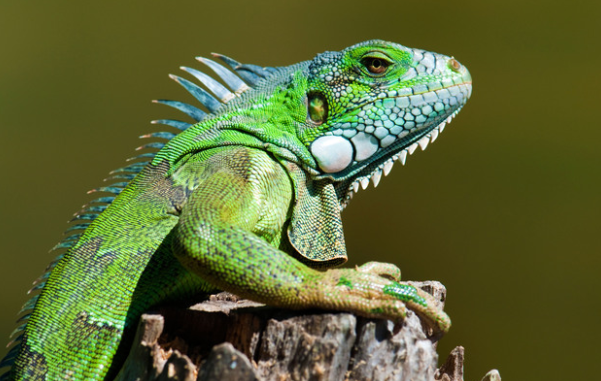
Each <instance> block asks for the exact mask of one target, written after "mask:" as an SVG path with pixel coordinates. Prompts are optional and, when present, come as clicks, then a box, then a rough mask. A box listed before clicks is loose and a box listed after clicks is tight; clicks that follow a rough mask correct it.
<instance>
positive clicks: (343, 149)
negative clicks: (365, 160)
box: [311, 136, 353, 173]
mask: <svg viewBox="0 0 601 381" xmlns="http://www.w3.org/2000/svg"><path fill="white" fill-rule="evenodd" d="M311 154H312V155H313V157H315V160H316V161H317V164H318V165H319V168H321V170H322V171H324V172H325V173H336V172H340V171H342V170H343V169H345V168H346V167H348V166H349V165H350V164H351V163H352V161H353V145H352V144H351V142H349V141H348V140H346V139H345V138H343V137H340V136H322V137H320V138H318V139H317V140H315V141H314V142H313V143H312V144H311Z"/></svg>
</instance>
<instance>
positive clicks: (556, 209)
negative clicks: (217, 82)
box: [0, 0, 601, 381]
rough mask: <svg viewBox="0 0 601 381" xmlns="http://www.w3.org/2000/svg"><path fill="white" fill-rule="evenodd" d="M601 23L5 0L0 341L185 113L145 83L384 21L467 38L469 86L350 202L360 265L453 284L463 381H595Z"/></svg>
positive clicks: (596, 6)
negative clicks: (54, 258)
mask: <svg viewBox="0 0 601 381" xmlns="http://www.w3.org/2000/svg"><path fill="white" fill-rule="evenodd" d="M600 22H601V2H599V1H571V2H562V1H555V0H547V1H517V0H489V1H481V0H480V1H475V0H474V1H463V0H457V1H400V0H396V1H389V0H380V1H374V2H366V1H345V2H325V1H323V2H318V1H281V0H279V1H259V2H249V1H242V0H231V1H222V2H217V1H214V2H201V1H185V2H184V1H179V2H176V1H172V2H159V1H145V2H142V1H137V2H116V1H108V2H107V1H105V2H81V3H80V2H72V1H62V0H55V1H52V2H35V3H34V2H17V1H2V2H1V3H0V132H1V134H0V142H1V145H0V162H1V163H2V164H1V170H0V173H1V175H0V185H1V186H0V208H1V209H0V210H1V214H0V217H1V218H0V242H2V245H1V247H2V249H1V252H0V301H1V303H0V338H7V337H8V334H9V332H10V331H12V329H13V328H14V327H15V325H14V320H15V317H16V316H15V314H16V312H17V311H18V310H19V309H20V306H21V305H22V303H24V302H25V301H26V300H27V296H26V294H25V292H26V290H27V289H28V288H29V286H30V284H31V282H32V281H33V280H34V279H35V278H36V277H37V276H39V275H40V274H41V273H42V271H43V269H44V267H45V265H46V264H47V263H48V261H49V260H50V259H51V255H48V254H46V253H47V251H48V249H49V248H50V247H52V246H53V245H54V244H55V243H56V242H57V241H58V240H59V239H60V237H61V234H62V231H63V230H64V229H65V227H66V226H67V224H66V221H67V220H68V219H70V218H71V214H72V213H73V212H75V211H76V210H78V208H79V206H80V205H82V204H83V203H84V202H86V201H88V200H90V196H86V194H85V192H86V191H87V190H89V189H91V188H94V187H96V186H99V185H100V184H101V183H102V179H103V178H104V177H106V175H107V173H108V171H110V170H111V169H114V168H117V167H120V166H122V165H123V164H124V160H125V158H127V157H130V156H133V148H134V147H136V146H137V145H139V144H140V142H139V141H138V140H137V136H139V135H141V134H143V133H146V132H150V131H156V130H157V128H156V126H151V125H149V123H148V122H149V121H150V120H151V119H158V118H163V117H173V116H179V115H178V113H177V112H175V111H172V110H170V109H169V108H168V107H166V106H160V105H153V104H151V103H150V100H151V99H155V98H170V99H178V100H190V98H189V95H188V94H186V93H185V91H184V90H183V89H182V88H180V87H179V86H178V85H177V84H175V83H174V82H172V81H170V80H169V79H168V78H167V73H178V74H179V70H178V67H179V66H180V65H187V66H192V67H200V66H201V65H200V64H198V63H196V62H195V61H194V57H195V56H197V55H207V54H208V53H209V52H212V51H217V52H221V53H224V54H227V55H230V56H232V57H234V58H236V59H238V60H240V61H242V62H248V63H256V64H260V65H271V66H277V65H287V64H291V63H295V62H298V61H301V60H306V59H311V58H312V57H313V56H314V55H315V54H316V53H320V52H322V51H325V50H338V49H342V48H344V47H346V46H348V45H351V44H354V43H356V42H359V41H363V40H367V39H371V38H381V39H386V40H391V41H396V42H400V43H402V44H404V45H407V46H411V47H419V48H423V49H428V50H433V51H437V52H440V53H444V54H448V55H454V56H455V57H456V58H457V59H458V60H460V61H461V62H462V63H464V64H465V65H467V66H468V68H469V69H470V71H471V73H472V76H473V78H474V92H473V95H472V99H471V100H470V101H469V102H468V104H467V106H466V107H465V109H464V110H463V111H462V112H461V113H460V114H459V116H458V117H457V118H456V119H455V121H454V122H453V123H452V124H451V125H450V126H448V127H447V129H446V130H445V132H444V134H442V136H441V137H440V138H439V140H437V141H436V143H435V144H433V145H431V146H430V147H428V149H427V152H425V153H421V152H418V153H417V154H415V155H414V156H412V157H410V158H409V159H408V161H407V165H406V166H405V167H401V166H400V165H399V164H397V165H396V166H395V168H394V169H393V171H392V173H391V175H390V176H389V177H388V178H385V179H383V181H382V182H381V184H380V186H379V187H378V189H377V190H374V189H373V188H372V187H371V186H370V189H368V190H367V191H362V192H359V194H358V195H357V196H356V197H355V199H354V200H353V202H352V203H351V205H350V207H349V208H347V210H346V211H345V212H344V215H343V218H344V223H345V231H346V237H347V245H348V251H349V255H350V258H351V261H350V265H354V264H358V263H363V262H365V261H368V260H376V259H377V260H382V261H390V262H394V263H396V264H398V265H399V266H400V267H401V268H402V270H403V277H404V279H412V280H426V279H437V280H440V281H442V282H443V283H444V284H445V285H446V286H447V288H448V303H447V311H448V313H449V314H450V315H451V317H452V319H453V327H452V330H451V332H450V333H449V334H448V335H447V336H446V337H444V338H443V340H442V342H441V344H440V347H439V348H440V355H441V357H442V358H441V361H442V360H443V359H444V357H446V354H447V353H448V352H449V351H450V350H451V349H452V348H453V347H454V346H456V345H463V346H465V347H466V355H467V359H466V369H465V373H466V380H480V378H481V377H482V376H483V375H484V374H485V373H486V371H488V370H489V369H491V368H498V369H500V371H501V375H502V376H503V379H504V380H547V381H551V380H585V379H594V378H596V377H595V376H596V375H598V370H596V369H595V365H594V364H597V363H598V357H599V354H600V353H599V349H598V348H599V344H598V340H599V329H598V324H599V321H601V312H600V307H599V304H600V303H599V302H600V297H599V270H600V268H601V266H600V263H601V258H600V255H599V254H600V253H601V244H600V238H599V236H600V233H601V231H600V227H601V226H600V223H599V215H600V212H601V202H600V200H601V197H600V186H601V181H600V175H601V171H600V167H601V153H600V148H599V146H600V142H599V140H600V138H601V129H600V127H601V124H600V122H599V110H600V108H601V106H600V103H601V102H600V101H601V96H600V94H601V93H600V92H599V86H600V85H601V70H600V68H601V53H600V52H601V49H600V48H601V46H600V45H601V44H600V42H599V37H600V36H601V34H600V33H599V32H600V30H599V23H600ZM184 76H185V75H184ZM0 341H2V340H0ZM4 353H5V351H4V350H3V349H2V350H0V355H3V354H4Z"/></svg>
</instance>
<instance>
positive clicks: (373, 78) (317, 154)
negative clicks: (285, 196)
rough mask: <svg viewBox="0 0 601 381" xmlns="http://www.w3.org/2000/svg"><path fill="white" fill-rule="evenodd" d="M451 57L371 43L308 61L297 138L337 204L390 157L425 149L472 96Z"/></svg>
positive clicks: (466, 76)
mask: <svg viewBox="0 0 601 381" xmlns="http://www.w3.org/2000/svg"><path fill="white" fill-rule="evenodd" d="M471 83H472V79H471V77H470V73H469V72H468V70H467V69H466V68H465V67H464V66H463V65H461V64H460V63H459V62H458V61H457V60H455V59H454V58H452V57H447V56H444V55H440V54H436V53H431V52H426V51H423V50H419V49H410V48H407V47H404V46H402V45H399V44H395V43H390V42H385V41H379V40H373V41H367V42H363V43H360V44H357V45H354V46H351V47H349V48H347V49H345V50H343V51H340V52H325V53H322V54H320V55H318V56H317V57H315V59H313V61H312V62H311V63H310V66H309V78H308V83H307V97H306V106H307V121H306V123H305V124H304V125H303V127H302V129H301V131H299V138H300V139H301V141H302V142H303V143H305V145H307V146H308V147H309V151H310V152H311V154H312V155H313V157H314V158H315V161H316V162H317V164H318V166H319V171H320V172H321V173H320V174H319V175H317V178H318V179H322V178H323V179H325V178H328V179H330V180H331V181H333V182H334V184H335V189H336V194H337V197H338V199H339V202H340V204H341V206H342V207H344V206H345V205H346V204H347V203H348V201H349V200H350V198H351V197H352V195H353V194H354V193H355V192H357V191H358V190H359V186H361V187H362V188H364V189H365V188H366V187H367V185H368V184H369V181H370V180H371V181H372V182H373V183H374V184H375V185H377V184H378V182H379V181H380V178H381V176H382V174H384V175H386V174H388V172H389V171H390V169H391V168H392V165H393V163H394V161H395V160H399V161H401V162H403V163H404V162H405V159H406V157H407V155H409V154H411V153H413V152H414V151H415V149H416V148H417V147H418V146H420V147H421V148H422V149H425V148H426V146H427V145H428V143H429V142H432V141H434V140H435V139H436V138H437V137H438V134H439V133H440V132H442V130H443V128H444V127H445V125H446V124H447V123H448V122H449V121H450V120H451V118H452V117H453V116H454V115H455V114H456V113H457V112H458V111H459V109H460V108H461V107H462V106H463V105H464V104H465V102H466V101H467V99H468V97H469V96H470V94H471V89H472V85H471Z"/></svg>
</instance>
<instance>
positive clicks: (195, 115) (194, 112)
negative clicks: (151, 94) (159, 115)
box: [153, 99, 207, 122]
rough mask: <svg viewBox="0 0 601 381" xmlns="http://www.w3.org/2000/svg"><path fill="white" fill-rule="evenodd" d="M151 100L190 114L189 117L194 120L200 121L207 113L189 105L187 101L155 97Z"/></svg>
mask: <svg viewBox="0 0 601 381" xmlns="http://www.w3.org/2000/svg"><path fill="white" fill-rule="evenodd" d="M153 102H154V103H160V104H164V105H167V106H169V107H173V108H175V109H178V110H180V111H181V112H183V113H184V114H186V115H188V116H190V118H192V119H194V120H195V121H196V122H199V121H201V120H202V119H204V117H205V115H207V113H206V112H204V111H202V110H201V109H199V108H196V107H194V106H191V105H189V104H187V103H183V102H178V101H170V100H167V99H157V100H154V101H153Z"/></svg>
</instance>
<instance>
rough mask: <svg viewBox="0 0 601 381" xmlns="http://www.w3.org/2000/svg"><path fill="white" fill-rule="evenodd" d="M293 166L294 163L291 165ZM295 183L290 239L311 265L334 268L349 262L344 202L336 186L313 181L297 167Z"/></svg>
mask: <svg viewBox="0 0 601 381" xmlns="http://www.w3.org/2000/svg"><path fill="white" fill-rule="evenodd" d="M289 168H290V166H289ZM289 173H290V176H291V178H292V181H293V182H294V188H295V194H296V203H295V205H294V208H293V210H292V217H291V220H290V224H289V225H288V239H289V240H290V243H291V244H292V246H293V247H294V249H295V250H296V251H297V252H298V254H300V256H301V257H300V258H299V259H300V260H301V261H303V262H305V263H306V264H307V265H309V266H311V267H331V266H336V265H340V264H342V263H344V262H346V261H347V259H348V258H347V255H346V245H345V243H344V233H343V232H342V221H341V219H340V204H339V203H338V199H337V198H336V191H335V190H334V186H333V185H332V184H331V183H329V182H326V181H323V180H322V181H318V182H315V181H312V180H311V179H308V178H307V176H306V174H305V172H304V171H303V170H302V169H300V168H298V167H296V168H295V170H292V171H290V172H289Z"/></svg>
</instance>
